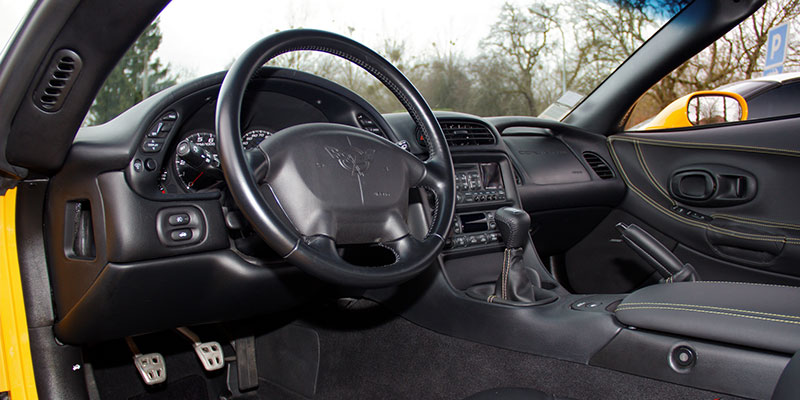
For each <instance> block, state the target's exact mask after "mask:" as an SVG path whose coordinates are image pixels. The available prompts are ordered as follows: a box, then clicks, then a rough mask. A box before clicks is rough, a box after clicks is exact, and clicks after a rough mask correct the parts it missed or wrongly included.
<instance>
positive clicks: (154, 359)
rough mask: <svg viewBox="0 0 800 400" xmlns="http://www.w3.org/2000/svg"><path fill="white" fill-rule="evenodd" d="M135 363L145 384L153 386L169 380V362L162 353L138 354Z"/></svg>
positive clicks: (134, 358) (135, 356) (134, 357)
mask: <svg viewBox="0 0 800 400" xmlns="http://www.w3.org/2000/svg"><path fill="white" fill-rule="evenodd" d="M133 363H134V365H136V369H137V370H139V375H141V376H142V379H143V380H144V383H145V385H148V386H152V385H157V384H159V383H163V382H164V381H166V380H167V364H165V363H164V356H162V355H161V353H147V354H136V355H134V356H133Z"/></svg>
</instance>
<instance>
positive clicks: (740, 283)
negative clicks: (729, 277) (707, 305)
mask: <svg viewBox="0 0 800 400" xmlns="http://www.w3.org/2000/svg"><path fill="white" fill-rule="evenodd" d="M692 283H693V284H698V283H721V284H727V285H750V286H771V287H782V288H789V289H800V286H791V285H778V284H774V283H758V282H727V281H695V282H692Z"/></svg>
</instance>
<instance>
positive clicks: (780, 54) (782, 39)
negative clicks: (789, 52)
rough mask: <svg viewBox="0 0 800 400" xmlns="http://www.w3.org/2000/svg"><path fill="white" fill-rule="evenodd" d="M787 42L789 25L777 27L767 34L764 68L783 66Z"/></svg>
mask: <svg viewBox="0 0 800 400" xmlns="http://www.w3.org/2000/svg"><path fill="white" fill-rule="evenodd" d="M788 42H789V24H788V23H785V24H782V25H778V26H776V27H774V28H772V29H770V30H769V34H767V58H766V60H765V62H764V67H765V69H766V68H769V67H771V66H773V65H776V64H783V60H784V59H785V58H786V45H787V43H788Z"/></svg>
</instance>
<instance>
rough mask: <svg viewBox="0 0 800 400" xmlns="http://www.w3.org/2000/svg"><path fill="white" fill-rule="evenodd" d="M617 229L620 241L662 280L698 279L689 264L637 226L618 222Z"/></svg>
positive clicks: (681, 280)
mask: <svg viewBox="0 0 800 400" xmlns="http://www.w3.org/2000/svg"><path fill="white" fill-rule="evenodd" d="M617 230H618V231H619V232H620V234H622V241H623V242H625V244H627V245H628V246H629V247H630V248H631V249H633V251H635V252H636V254H638V255H639V256H640V257H642V258H643V259H644V260H645V261H647V263H648V264H650V266H651V267H653V269H654V270H655V271H656V272H657V273H658V274H659V275H661V278H662V279H661V281H662V282H683V281H690V282H693V281H695V280H698V279H700V278H699V276H698V275H697V271H695V269H694V267H692V266H691V264H684V263H683V262H681V260H680V259H678V257H677V256H675V254H674V253H672V251H670V250H669V249H668V248H667V247H666V246H664V244H662V243H661V242H659V241H658V239H656V238H654V237H653V236H651V235H650V234H649V233H647V231H645V230H644V229H642V228H640V227H639V226H637V225H635V224H630V225H625V224H624V223H622V222H620V223H618V224H617Z"/></svg>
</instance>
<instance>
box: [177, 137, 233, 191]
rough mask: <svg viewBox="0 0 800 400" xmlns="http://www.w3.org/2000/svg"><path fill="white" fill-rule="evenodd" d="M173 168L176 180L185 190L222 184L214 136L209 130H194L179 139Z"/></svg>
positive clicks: (210, 187) (196, 189) (208, 187)
mask: <svg viewBox="0 0 800 400" xmlns="http://www.w3.org/2000/svg"><path fill="white" fill-rule="evenodd" d="M175 170H176V172H177V178H178V181H179V182H180V183H181V184H182V185H183V187H184V188H186V189H187V190H191V191H198V190H203V189H212V188H215V187H218V186H220V185H222V184H223V176H222V170H221V169H220V163H219V156H218V155H217V143H216V136H215V135H214V134H213V133H211V132H196V133H193V134H191V135H189V136H187V137H186V138H185V139H183V140H181V141H180V142H179V143H178V146H177V148H176V149H175Z"/></svg>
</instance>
